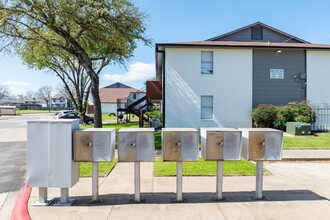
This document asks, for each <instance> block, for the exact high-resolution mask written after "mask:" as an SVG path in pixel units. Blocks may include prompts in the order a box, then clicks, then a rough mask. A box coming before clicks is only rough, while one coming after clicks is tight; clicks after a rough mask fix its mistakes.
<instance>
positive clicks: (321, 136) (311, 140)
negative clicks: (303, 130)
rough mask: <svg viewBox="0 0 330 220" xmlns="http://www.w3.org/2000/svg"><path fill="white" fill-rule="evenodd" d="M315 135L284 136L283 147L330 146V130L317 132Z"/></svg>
mask: <svg viewBox="0 0 330 220" xmlns="http://www.w3.org/2000/svg"><path fill="white" fill-rule="evenodd" d="M314 135H316V136H315V137H304V138H302V137H286V136H285V137H284V138H283V148H284V149H290V148H310V149H315V148H330V132H325V133H315V134H314Z"/></svg>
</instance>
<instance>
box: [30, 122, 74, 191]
mask: <svg viewBox="0 0 330 220" xmlns="http://www.w3.org/2000/svg"><path fill="white" fill-rule="evenodd" d="M78 129H79V120H77V119H74V120H70V119H66V120H34V121H28V122H27V152H26V154H27V155H26V178H27V185H28V186H31V187H61V188H69V187H72V186H73V185H74V184H75V183H76V182H78V180H79V163H75V162H74V161H73V158H72V153H73V152H72V133H73V131H74V130H78Z"/></svg>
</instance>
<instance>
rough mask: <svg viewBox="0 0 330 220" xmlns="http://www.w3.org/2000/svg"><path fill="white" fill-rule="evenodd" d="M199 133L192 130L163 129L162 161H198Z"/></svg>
mask: <svg viewBox="0 0 330 220" xmlns="http://www.w3.org/2000/svg"><path fill="white" fill-rule="evenodd" d="M198 148H199V133H198V130H196V129H194V128H163V129H162V154H163V161H177V162H181V161H198V159H199V152H198Z"/></svg>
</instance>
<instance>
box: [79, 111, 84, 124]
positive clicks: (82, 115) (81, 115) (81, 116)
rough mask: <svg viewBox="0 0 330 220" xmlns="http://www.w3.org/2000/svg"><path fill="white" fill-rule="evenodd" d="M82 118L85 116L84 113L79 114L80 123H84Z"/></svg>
mask: <svg viewBox="0 0 330 220" xmlns="http://www.w3.org/2000/svg"><path fill="white" fill-rule="evenodd" d="M84 118H85V113H84V114H80V122H79V123H80V124H84V123H85V120H84Z"/></svg>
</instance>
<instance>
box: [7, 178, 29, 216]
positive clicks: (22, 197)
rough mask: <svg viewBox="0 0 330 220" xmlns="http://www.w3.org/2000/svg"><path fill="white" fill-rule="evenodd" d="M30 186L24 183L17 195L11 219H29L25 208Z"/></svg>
mask: <svg viewBox="0 0 330 220" xmlns="http://www.w3.org/2000/svg"><path fill="white" fill-rule="evenodd" d="M31 190H32V188H31V187H27V186H26V182H25V184H24V188H23V190H22V192H21V193H20V194H19V195H18V198H17V200H16V203H15V206H14V209H13V212H12V213H11V218H10V219H11V220H23V219H24V220H31V217H30V215H29V212H28V209H27V203H28V201H29V197H30V193H31Z"/></svg>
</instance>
